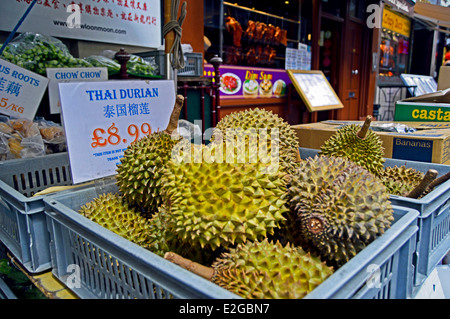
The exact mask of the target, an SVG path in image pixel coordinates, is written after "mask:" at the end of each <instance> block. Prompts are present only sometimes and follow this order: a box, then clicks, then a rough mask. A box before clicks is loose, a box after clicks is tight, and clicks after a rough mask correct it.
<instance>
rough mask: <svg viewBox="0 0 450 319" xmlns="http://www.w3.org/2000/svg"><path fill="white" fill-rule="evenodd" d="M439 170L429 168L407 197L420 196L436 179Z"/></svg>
mask: <svg viewBox="0 0 450 319" xmlns="http://www.w3.org/2000/svg"><path fill="white" fill-rule="evenodd" d="M437 174H438V172H437V171H436V170H435V169H429V170H428V172H427V173H426V174H425V176H424V177H423V179H422V181H421V182H420V183H419V185H417V186H416V187H415V188H414V189H413V190H412V191H411V192H410V193H409V194H408V195H406V197H409V198H419V197H420V195H422V194H423V192H425V190H426V189H427V187H428V186H429V185H430V183H431V182H432V181H433V180H435V179H436V176H437Z"/></svg>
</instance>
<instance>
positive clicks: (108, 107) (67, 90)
mask: <svg viewBox="0 0 450 319" xmlns="http://www.w3.org/2000/svg"><path fill="white" fill-rule="evenodd" d="M58 87H59V92H60V99H61V111H62V112H61V113H62V119H63V124H64V128H65V131H66V139H67V148H68V153H69V160H70V167H71V172H72V179H73V182H74V183H75V184H76V183H80V182H86V181H90V180H93V179H97V178H102V177H106V176H112V175H114V174H116V169H117V165H118V164H119V163H120V158H121V157H123V152H124V151H125V150H126V148H127V147H128V145H129V144H130V143H132V142H134V141H137V140H138V139H140V138H141V137H143V136H144V135H146V134H151V133H152V132H156V131H158V130H160V131H161V130H164V129H165V128H166V127H167V124H168V123H169V118H170V114H171V113H172V110H173V106H174V104H175V89H174V86H173V81H165V80H160V81H101V82H71V83H59V84H58Z"/></svg>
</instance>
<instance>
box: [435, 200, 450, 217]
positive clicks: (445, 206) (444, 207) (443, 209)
mask: <svg viewBox="0 0 450 319" xmlns="http://www.w3.org/2000/svg"><path fill="white" fill-rule="evenodd" d="M449 207H450V198H449V199H447V201H446V202H445V203H444V204H442V205H441V207H439V209H436V212H437V214H436V217H438V216H439V215H441V214H442V213H444V212H446V211H447V209H449Z"/></svg>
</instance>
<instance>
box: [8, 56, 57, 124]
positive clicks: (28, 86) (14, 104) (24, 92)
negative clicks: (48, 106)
mask: <svg viewBox="0 0 450 319" xmlns="http://www.w3.org/2000/svg"><path fill="white" fill-rule="evenodd" d="M47 84H48V79H47V78H45V77H43V76H41V75H39V74H37V73H34V72H31V71H29V70H26V69H24V68H21V67H20V66H17V65H15V64H13V63H10V62H8V61H5V60H2V59H0V113H3V114H6V115H8V116H10V117H12V118H25V119H28V120H30V121H32V120H33V119H34V116H35V114H36V111H37V109H38V107H39V104H40V103H41V100H42V97H43V96H44V93H45V90H46V89H47Z"/></svg>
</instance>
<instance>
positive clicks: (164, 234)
mask: <svg viewBox="0 0 450 319" xmlns="http://www.w3.org/2000/svg"><path fill="white" fill-rule="evenodd" d="M167 214H168V212H167V209H166V208H165V206H164V205H162V206H161V207H159V210H158V212H157V213H156V214H153V216H152V217H151V218H150V219H149V225H150V226H149V227H150V231H149V247H148V249H149V250H150V251H152V252H153V253H155V254H157V255H159V256H161V257H164V254H165V253H167V252H169V251H172V252H175V253H177V254H180V255H181V256H183V257H185V258H189V259H190V260H193V261H195V262H198V263H201V264H208V265H209V264H211V262H213V260H214V259H215V258H216V257H217V256H218V255H219V254H220V252H221V250H217V251H213V250H211V249H208V248H202V247H200V246H196V245H192V244H191V243H190V242H187V241H183V240H182V239H180V238H179V237H178V236H177V233H176V232H175V231H174V230H173V228H172V227H171V226H170V225H169V224H168V223H167V218H168V216H167Z"/></svg>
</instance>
